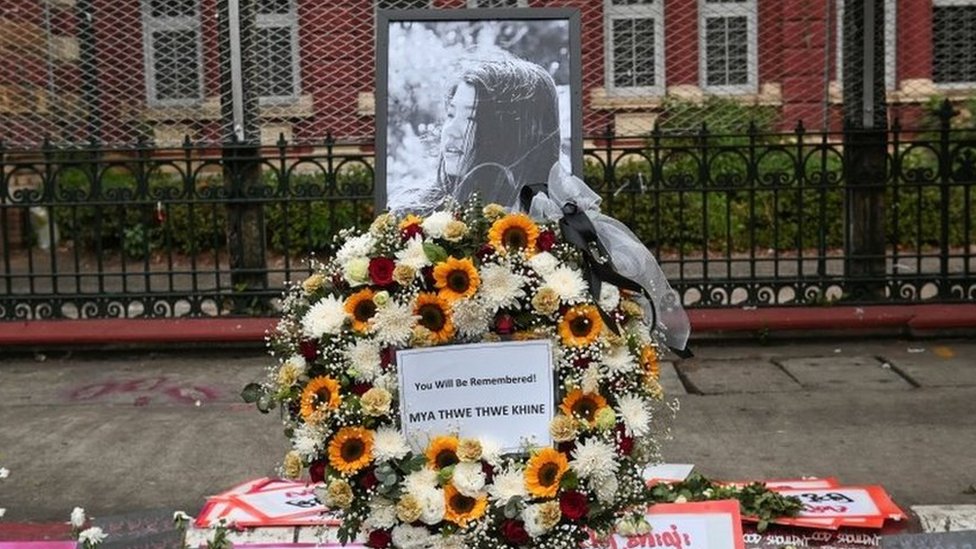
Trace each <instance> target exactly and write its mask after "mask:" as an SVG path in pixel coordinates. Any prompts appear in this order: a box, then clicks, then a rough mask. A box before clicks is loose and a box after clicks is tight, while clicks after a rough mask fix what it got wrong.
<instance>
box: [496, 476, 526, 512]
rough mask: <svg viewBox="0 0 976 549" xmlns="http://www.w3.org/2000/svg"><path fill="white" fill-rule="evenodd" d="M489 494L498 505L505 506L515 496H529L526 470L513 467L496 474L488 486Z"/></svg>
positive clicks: (523, 497)
mask: <svg viewBox="0 0 976 549" xmlns="http://www.w3.org/2000/svg"><path fill="white" fill-rule="evenodd" d="M488 495H489V496H491V499H492V500H493V501H494V502H495V505H497V506H498V507H504V506H505V505H507V504H508V502H509V501H510V500H511V499H512V498H514V497H520V498H522V499H525V498H528V497H529V493H528V492H527V491H526V490H525V471H524V470H522V469H520V468H517V467H511V468H508V469H505V470H504V471H502V472H501V473H498V474H496V475H495V477H494V478H493V479H492V483H491V484H490V485H489V486H488Z"/></svg>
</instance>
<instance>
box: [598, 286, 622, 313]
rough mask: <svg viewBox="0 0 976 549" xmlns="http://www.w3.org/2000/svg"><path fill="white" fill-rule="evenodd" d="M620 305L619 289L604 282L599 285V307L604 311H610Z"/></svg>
mask: <svg viewBox="0 0 976 549" xmlns="http://www.w3.org/2000/svg"><path fill="white" fill-rule="evenodd" d="M617 305H620V288H617V287H616V286H614V285H613V284H607V283H606V282H604V283H603V284H601V285H600V307H601V308H602V309H603V310H604V311H611V310H613V309H616V308H617Z"/></svg>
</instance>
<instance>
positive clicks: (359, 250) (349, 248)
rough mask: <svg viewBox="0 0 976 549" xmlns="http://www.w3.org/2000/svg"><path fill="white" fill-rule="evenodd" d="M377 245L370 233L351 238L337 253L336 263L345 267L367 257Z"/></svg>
mask: <svg viewBox="0 0 976 549" xmlns="http://www.w3.org/2000/svg"><path fill="white" fill-rule="evenodd" d="M375 243H376V240H375V239H374V238H373V235H371V234H369V233H364V234H361V235H359V236H354V237H352V238H349V239H347V240H346V242H345V243H344V244H343V245H342V247H340V248H339V251H338V252H336V255H335V258H336V262H338V263H339V264H340V265H345V264H346V263H349V261H351V260H353V259H355V258H360V257H366V256H367V255H369V254H370V252H372V251H373V246H374V244H375Z"/></svg>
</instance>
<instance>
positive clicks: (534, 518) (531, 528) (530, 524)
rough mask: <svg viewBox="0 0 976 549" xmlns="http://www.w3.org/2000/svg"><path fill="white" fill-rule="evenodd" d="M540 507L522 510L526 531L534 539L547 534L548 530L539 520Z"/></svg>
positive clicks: (534, 506) (529, 507)
mask: <svg viewBox="0 0 976 549" xmlns="http://www.w3.org/2000/svg"><path fill="white" fill-rule="evenodd" d="M541 509H542V507H541V506H540V505H529V506H527V507H526V508H525V509H522V520H523V521H524V522H525V531H526V533H528V534H529V535H530V536H532V537H533V538H537V537H539V536H541V535H542V534H545V533H546V528H545V526H544V525H543V524H542V521H541V520H540V519H539V511H540V510H541Z"/></svg>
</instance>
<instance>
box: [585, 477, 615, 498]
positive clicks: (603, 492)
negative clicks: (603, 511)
mask: <svg viewBox="0 0 976 549" xmlns="http://www.w3.org/2000/svg"><path fill="white" fill-rule="evenodd" d="M590 487H591V488H593V491H594V492H595V493H596V499H597V500H598V501H599V502H600V503H602V504H604V505H613V504H614V502H616V501H617V490H618V489H619V487H620V483H619V482H618V481H617V476H616V475H607V476H606V477H604V478H601V479H600V480H599V481H596V482H591V483H590Z"/></svg>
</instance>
